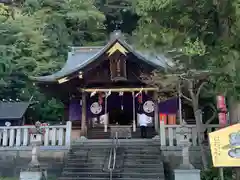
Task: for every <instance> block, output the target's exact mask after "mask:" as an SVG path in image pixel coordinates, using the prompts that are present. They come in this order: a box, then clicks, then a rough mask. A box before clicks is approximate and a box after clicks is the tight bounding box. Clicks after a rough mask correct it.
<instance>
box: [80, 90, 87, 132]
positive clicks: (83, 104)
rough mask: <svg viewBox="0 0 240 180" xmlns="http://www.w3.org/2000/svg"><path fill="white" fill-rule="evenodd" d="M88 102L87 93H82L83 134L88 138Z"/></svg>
mask: <svg viewBox="0 0 240 180" xmlns="http://www.w3.org/2000/svg"><path fill="white" fill-rule="evenodd" d="M86 121H87V101H86V92H84V91H83V92H82V121H81V134H82V135H84V136H86V134H87V126H86Z"/></svg>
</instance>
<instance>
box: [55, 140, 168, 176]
mask: <svg viewBox="0 0 240 180" xmlns="http://www.w3.org/2000/svg"><path fill="white" fill-rule="evenodd" d="M111 144H112V140H111V139H108V140H86V141H84V142H76V143H74V145H73V146H72V149H71V151H70V152H69V154H68V159H67V161H66V163H65V166H64V168H63V172H62V175H61V177H60V178H59V180H90V179H91V180H109V171H108V168H107V165H108V158H109V152H110V149H111V148H110V147H111ZM119 144H120V146H119V147H118V149H117V156H116V167H115V170H114V171H113V178H112V180H164V169H163V161H162V155H161V151H160V150H159V144H158V142H157V141H156V143H155V142H154V140H151V139H144V140H141V139H140V140H134V139H120V140H119Z"/></svg>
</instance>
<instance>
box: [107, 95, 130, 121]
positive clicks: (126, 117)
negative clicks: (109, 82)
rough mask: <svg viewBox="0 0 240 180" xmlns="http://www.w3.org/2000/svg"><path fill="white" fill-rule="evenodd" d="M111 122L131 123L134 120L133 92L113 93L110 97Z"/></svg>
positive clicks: (108, 106)
mask: <svg viewBox="0 0 240 180" xmlns="http://www.w3.org/2000/svg"><path fill="white" fill-rule="evenodd" d="M107 104H108V105H107V108H108V112H109V124H110V125H113V124H118V125H131V124H132V122H133V119H134V118H133V101H132V93H130V92H126V93H122V94H120V93H112V94H111V96H109V97H108V103H107Z"/></svg>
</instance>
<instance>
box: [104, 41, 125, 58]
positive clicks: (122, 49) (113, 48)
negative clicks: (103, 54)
mask: <svg viewBox="0 0 240 180" xmlns="http://www.w3.org/2000/svg"><path fill="white" fill-rule="evenodd" d="M117 50H118V51H120V52H121V53H122V54H124V55H125V56H126V54H127V53H128V51H127V50H126V49H125V48H124V47H123V46H122V45H121V44H120V43H118V42H116V43H115V44H114V45H113V46H112V47H111V48H110V49H109V50H108V51H107V54H108V56H111V55H112V54H113V53H115V52H116V51H117Z"/></svg>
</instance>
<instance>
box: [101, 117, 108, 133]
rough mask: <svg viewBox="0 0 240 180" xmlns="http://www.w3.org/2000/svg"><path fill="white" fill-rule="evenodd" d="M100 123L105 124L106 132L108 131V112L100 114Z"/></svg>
mask: <svg viewBox="0 0 240 180" xmlns="http://www.w3.org/2000/svg"><path fill="white" fill-rule="evenodd" d="M100 124H104V132H107V128H108V113H107V114H103V115H101V116H100Z"/></svg>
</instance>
